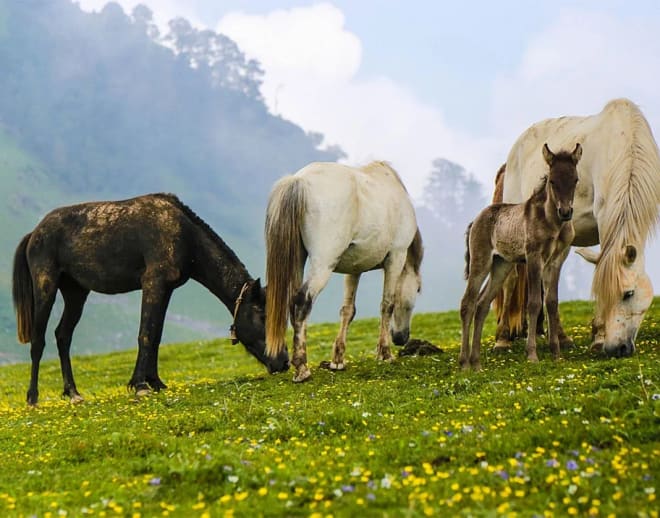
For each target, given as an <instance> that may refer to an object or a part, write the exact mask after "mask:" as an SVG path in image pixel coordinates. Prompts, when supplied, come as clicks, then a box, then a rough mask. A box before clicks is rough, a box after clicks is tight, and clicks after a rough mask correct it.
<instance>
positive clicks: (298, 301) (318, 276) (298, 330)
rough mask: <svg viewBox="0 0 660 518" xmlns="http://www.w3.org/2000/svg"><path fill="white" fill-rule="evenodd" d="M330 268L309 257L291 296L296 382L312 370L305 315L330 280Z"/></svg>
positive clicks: (294, 379) (307, 375)
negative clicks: (303, 272)
mask: <svg viewBox="0 0 660 518" xmlns="http://www.w3.org/2000/svg"><path fill="white" fill-rule="evenodd" d="M331 273H332V268H331V267H328V266H327V265H323V264H321V262H320V261H317V260H315V259H314V258H312V257H310V260H309V269H308V274H307V279H306V280H305V282H304V283H303V285H302V286H301V288H300V289H299V290H298V293H296V294H295V295H294V297H293V302H292V303H291V308H290V316H291V325H292V326H293V357H292V359H291V363H292V364H293V366H294V367H295V368H296V373H295V374H294V376H293V381H294V382H296V383H298V382H301V381H305V380H306V379H308V378H309V377H310V376H311V375H312V372H311V371H310V370H309V367H308V366H307V317H308V316H309V314H310V312H311V311H312V305H313V304H314V301H315V300H316V297H317V296H318V294H319V293H321V290H322V289H323V288H325V285H326V284H328V280H330V274H331Z"/></svg>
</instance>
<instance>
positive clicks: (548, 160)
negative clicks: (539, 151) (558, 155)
mask: <svg viewBox="0 0 660 518" xmlns="http://www.w3.org/2000/svg"><path fill="white" fill-rule="evenodd" d="M543 158H544V159H545V162H546V164H548V165H549V166H551V165H552V161H553V160H554V159H555V154H554V153H553V152H552V151H550V148H549V147H548V143H547V142H546V143H545V144H543Z"/></svg>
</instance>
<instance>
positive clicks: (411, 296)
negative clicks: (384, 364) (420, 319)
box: [390, 230, 424, 345]
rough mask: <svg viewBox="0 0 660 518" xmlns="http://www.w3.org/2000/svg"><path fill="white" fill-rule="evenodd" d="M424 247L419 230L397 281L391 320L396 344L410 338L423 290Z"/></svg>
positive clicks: (392, 334)
mask: <svg viewBox="0 0 660 518" xmlns="http://www.w3.org/2000/svg"><path fill="white" fill-rule="evenodd" d="M423 255H424V249H423V247H422V237H421V234H420V233H419V230H417V233H416V234H415V238H414V239H413V242H412V243H411V245H410V247H409V248H408V255H407V257H406V264H405V266H404V267H403V271H402V272H401V276H400V277H399V281H398V283H397V288H396V292H395V296H394V297H395V298H394V311H393V312H392V319H391V320H390V335H391V336H392V342H394V343H395V344H396V345H405V344H406V343H407V342H408V339H409V338H410V322H411V320H412V314H413V309H414V308H415V301H416V300H417V294H418V293H419V292H420V291H421V290H422V276H421V273H420V266H421V263H422V257H423Z"/></svg>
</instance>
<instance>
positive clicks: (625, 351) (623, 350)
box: [603, 340, 635, 358]
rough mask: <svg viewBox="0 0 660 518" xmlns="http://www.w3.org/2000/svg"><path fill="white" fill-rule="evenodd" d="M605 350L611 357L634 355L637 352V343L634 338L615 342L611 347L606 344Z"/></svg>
mask: <svg viewBox="0 0 660 518" xmlns="http://www.w3.org/2000/svg"><path fill="white" fill-rule="evenodd" d="M603 351H604V352H605V354H606V355H607V356H609V357H610V358H627V357H629V356H632V355H633V353H634V352H635V343H634V342H633V341H632V340H628V341H626V342H624V343H620V344H615V345H612V346H609V347H608V346H607V345H605V346H604V347H603Z"/></svg>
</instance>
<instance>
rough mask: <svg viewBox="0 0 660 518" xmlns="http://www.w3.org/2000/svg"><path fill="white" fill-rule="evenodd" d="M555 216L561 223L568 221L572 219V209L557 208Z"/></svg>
mask: <svg viewBox="0 0 660 518" xmlns="http://www.w3.org/2000/svg"><path fill="white" fill-rule="evenodd" d="M557 215H558V216H559V219H560V220H561V221H570V220H571V219H573V207H571V208H569V209H563V208H558V209H557Z"/></svg>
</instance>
